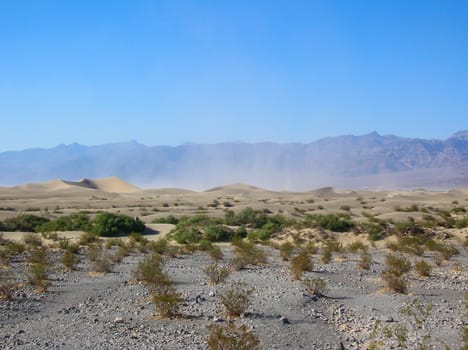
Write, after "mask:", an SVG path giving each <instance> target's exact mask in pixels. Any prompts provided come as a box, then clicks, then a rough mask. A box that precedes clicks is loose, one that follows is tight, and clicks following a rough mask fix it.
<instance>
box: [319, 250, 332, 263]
mask: <svg viewBox="0 0 468 350" xmlns="http://www.w3.org/2000/svg"><path fill="white" fill-rule="evenodd" d="M332 254H333V252H332V250H330V249H328V248H325V249H323V250H322V262H323V263H324V264H329V263H330V261H331V258H332Z"/></svg>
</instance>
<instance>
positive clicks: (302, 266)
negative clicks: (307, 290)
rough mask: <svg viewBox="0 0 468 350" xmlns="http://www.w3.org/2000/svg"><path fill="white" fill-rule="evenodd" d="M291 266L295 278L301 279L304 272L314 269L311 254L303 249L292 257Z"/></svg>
mask: <svg viewBox="0 0 468 350" xmlns="http://www.w3.org/2000/svg"><path fill="white" fill-rule="evenodd" d="M289 267H290V270H291V273H292V275H293V278H294V279H295V280H299V279H300V278H301V276H302V275H303V273H304V272H306V271H312V270H313V268H314V264H313V263H312V259H311V258H310V256H309V254H307V252H305V251H301V252H299V254H297V255H296V256H294V257H293V258H292V259H291V262H290V264H289Z"/></svg>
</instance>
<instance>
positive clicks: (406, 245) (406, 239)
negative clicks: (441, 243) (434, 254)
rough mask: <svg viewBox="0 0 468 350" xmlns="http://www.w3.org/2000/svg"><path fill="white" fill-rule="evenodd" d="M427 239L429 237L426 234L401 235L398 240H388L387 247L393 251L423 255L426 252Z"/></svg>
mask: <svg viewBox="0 0 468 350" xmlns="http://www.w3.org/2000/svg"><path fill="white" fill-rule="evenodd" d="M427 240H428V238H427V237H426V236H425V235H418V236H400V237H398V240H397V241H396V242H388V243H387V248H389V249H391V250H393V251H400V252H404V253H408V254H412V255H417V256H421V255H423V254H424V248H425V243H426V242H427Z"/></svg>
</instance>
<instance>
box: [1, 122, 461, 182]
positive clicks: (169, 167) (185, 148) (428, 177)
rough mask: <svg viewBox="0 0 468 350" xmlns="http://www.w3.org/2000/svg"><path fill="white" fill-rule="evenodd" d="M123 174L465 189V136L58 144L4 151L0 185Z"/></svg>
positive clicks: (148, 178)
mask: <svg viewBox="0 0 468 350" xmlns="http://www.w3.org/2000/svg"><path fill="white" fill-rule="evenodd" d="M109 176H118V177H119V178H122V179H124V180H125V181H129V182H131V183H135V184H138V185H139V186H141V187H184V188H191V189H207V188H211V187H215V186H218V185H223V184H227V183H238V182H241V183H249V184H252V185H255V186H259V187H263V188H270V189H280V190H282V189H285V190H308V189H313V188H317V187H323V186H335V187H342V188H345V187H347V188H372V189H376V188H377V189H378V188H416V187H424V188H427V189H447V188H458V187H468V131H461V132H457V133H456V134H454V135H453V136H452V137H450V138H448V139H447V140H423V139H411V138H402V137H397V136H392V135H388V136H381V135H379V134H378V133H376V132H374V133H370V134H367V135H363V136H339V137H330V138H325V139H321V140H318V141H315V142H312V143H309V144H299V143H291V144H277V143H253V144H250V143H240V142H238V143H220V144H184V145H181V146H176V147H169V146H153V147H148V146H145V145H142V144H139V143H137V142H129V143H117V144H106V145H101V146H90V147H88V146H83V145H79V144H71V145H59V146H57V147H54V148H51V149H27V150H24V151H10V152H3V153H0V184H1V185H8V186H11V185H16V184H20V183H26V182H43V181H47V180H50V179H54V178H61V179H80V178H100V177H109Z"/></svg>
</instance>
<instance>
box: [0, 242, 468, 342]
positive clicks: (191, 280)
mask: <svg viewBox="0 0 468 350" xmlns="http://www.w3.org/2000/svg"><path fill="white" fill-rule="evenodd" d="M222 249H223V251H224V253H225V261H224V263H228V261H229V259H230V258H231V257H232V251H231V248H230V247H229V246H223V248H222ZM265 249H266V252H267V254H268V256H269V264H268V265H266V266H260V267H257V266H256V267H251V268H248V269H245V270H241V271H238V272H234V273H232V274H231V276H230V278H229V279H228V283H227V284H221V285H216V286H211V285H209V284H208V283H207V280H206V278H205V276H204V274H203V272H202V269H203V267H205V266H206V265H208V264H209V263H210V262H211V261H210V259H209V258H208V256H207V255H206V254H204V253H195V254H193V255H184V256H181V257H179V258H171V259H168V261H167V264H166V270H167V272H168V273H169V275H170V276H171V277H172V278H173V280H174V281H175V283H176V287H177V289H178V290H179V291H180V292H181V293H182V295H183V297H184V302H183V306H182V308H181V311H182V316H181V317H179V318H175V319H159V318H158V317H156V315H155V309H154V306H153V304H152V302H151V301H150V298H149V294H148V292H147V290H146V288H145V286H143V285H142V284H135V283H131V282H130V281H131V279H132V276H131V272H132V271H133V270H134V269H135V267H136V264H137V263H138V261H140V259H141V258H142V257H143V256H144V254H132V255H131V256H129V257H126V258H125V259H124V260H123V261H122V262H121V263H120V264H118V265H115V266H114V267H113V270H112V272H111V273H108V274H105V275H103V276H92V275H90V274H89V271H90V266H89V265H88V263H87V262H86V259H85V258H84V257H82V260H83V261H84V262H82V263H80V265H79V269H78V271H74V272H65V271H63V270H62V269H60V268H55V271H54V273H53V274H52V277H51V280H52V285H51V287H50V289H49V291H48V292H47V293H44V294H40V293H36V292H35V291H34V290H33V289H32V288H31V287H29V286H26V285H25V286H24V287H23V288H21V289H20V291H18V293H17V295H16V299H15V300H13V301H3V300H2V301H0V349H185V350H191V349H206V348H207V345H206V338H207V334H208V329H207V326H208V325H210V324H213V323H215V322H219V323H220V324H223V323H224V322H225V321H224V316H223V309H222V306H221V305H220V303H219V301H218V295H219V293H220V291H221V290H222V289H223V288H227V287H228V286H229V283H230V282H234V281H242V282H245V283H246V284H248V285H249V286H251V287H253V288H254V293H253V296H252V304H251V307H250V308H249V310H248V312H247V313H246V314H245V315H243V317H242V318H241V319H240V322H243V323H244V324H246V325H247V326H248V327H250V328H251V329H252V330H253V331H254V332H255V334H256V335H257V336H258V338H259V340H260V344H261V348H262V349H366V348H368V347H369V345H370V343H371V342H373V341H376V340H380V341H382V342H383V345H382V347H381V348H385V349H391V348H395V349H397V348H398V344H397V342H396V340H394V339H392V340H389V339H386V338H385V337H384V336H383V331H382V328H383V327H389V328H390V329H393V328H395V327H397V326H399V325H406V326H407V328H408V332H409V333H408V339H409V341H408V344H406V345H405V348H409V349H414V348H416V347H417V344H418V343H419V342H421V341H422V337H423V336H424V335H425V334H430V335H431V339H432V340H431V341H432V348H434V349H440V348H444V345H443V344H446V345H448V346H449V347H450V348H451V349H459V348H460V346H461V338H460V336H461V327H462V325H463V324H465V325H466V324H467V318H466V309H465V303H464V300H463V297H464V294H465V291H467V290H468V283H467V280H468V274H467V272H466V266H467V264H466V263H467V257H468V255H467V251H466V250H464V249H463V248H460V251H461V254H460V255H459V256H457V257H455V258H452V259H451V260H450V261H448V262H444V263H443V264H442V265H441V266H438V267H436V268H435V269H434V271H433V273H432V276H431V277H428V278H420V277H416V275H414V273H413V272H411V274H410V287H409V294H406V295H401V294H393V293H390V292H388V291H385V290H384V289H383V282H382V281H381V280H380V278H379V273H380V271H381V270H382V268H383V260H384V255H385V253H384V252H382V251H381V250H371V253H372V255H373V258H374V263H373V264H372V266H371V269H370V270H369V271H362V270H359V269H358V268H357V260H358V256H357V255H353V254H347V256H346V257H343V258H341V257H340V256H339V255H336V256H335V259H334V260H333V261H332V262H331V263H330V264H326V265H324V264H321V263H319V258H318V257H316V258H315V267H314V272H310V273H307V275H309V276H314V277H321V278H324V279H325V280H327V282H328V286H329V290H328V291H327V293H325V294H326V297H320V298H318V297H316V296H311V295H307V294H305V290H304V289H303V287H302V285H301V283H300V282H295V281H293V280H292V279H291V274H290V272H289V268H288V264H287V262H282V261H281V259H280V257H279V254H278V252H277V251H275V250H273V249H271V248H265ZM61 254H62V253H60V252H54V253H52V254H51V255H52V256H51V259H52V261H53V262H55V265H56V266H59V265H60V264H59V263H58V261H60V257H61ZM425 258H427V259H428V261H430V260H429V258H430V256H425ZM12 266H13V267H12V271H13V272H14V273H15V274H17V275H18V276H19V278H20V279H21V278H22V279H25V277H24V276H25V274H24V271H25V269H26V267H25V265H24V264H23V263H21V262H20V261H16V262H13V264H12ZM413 300H419V301H420V302H421V303H422V304H424V305H427V304H431V305H432V306H433V309H432V312H431V314H430V315H429V316H428V317H427V318H426V319H425V320H424V322H423V323H422V324H421V325H418V324H416V323H415V322H414V320H413V318H412V317H411V316H409V315H403V314H401V313H399V312H398V310H399V309H400V308H401V307H402V306H403V305H404V304H405V302H407V301H408V302H411V301H413ZM379 323H381V326H380V328H379V330H378V331H377V332H375V331H374V328H375V327H376V324H379ZM373 333H375V334H376V335H375V337H373ZM429 348H431V347H429Z"/></svg>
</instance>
